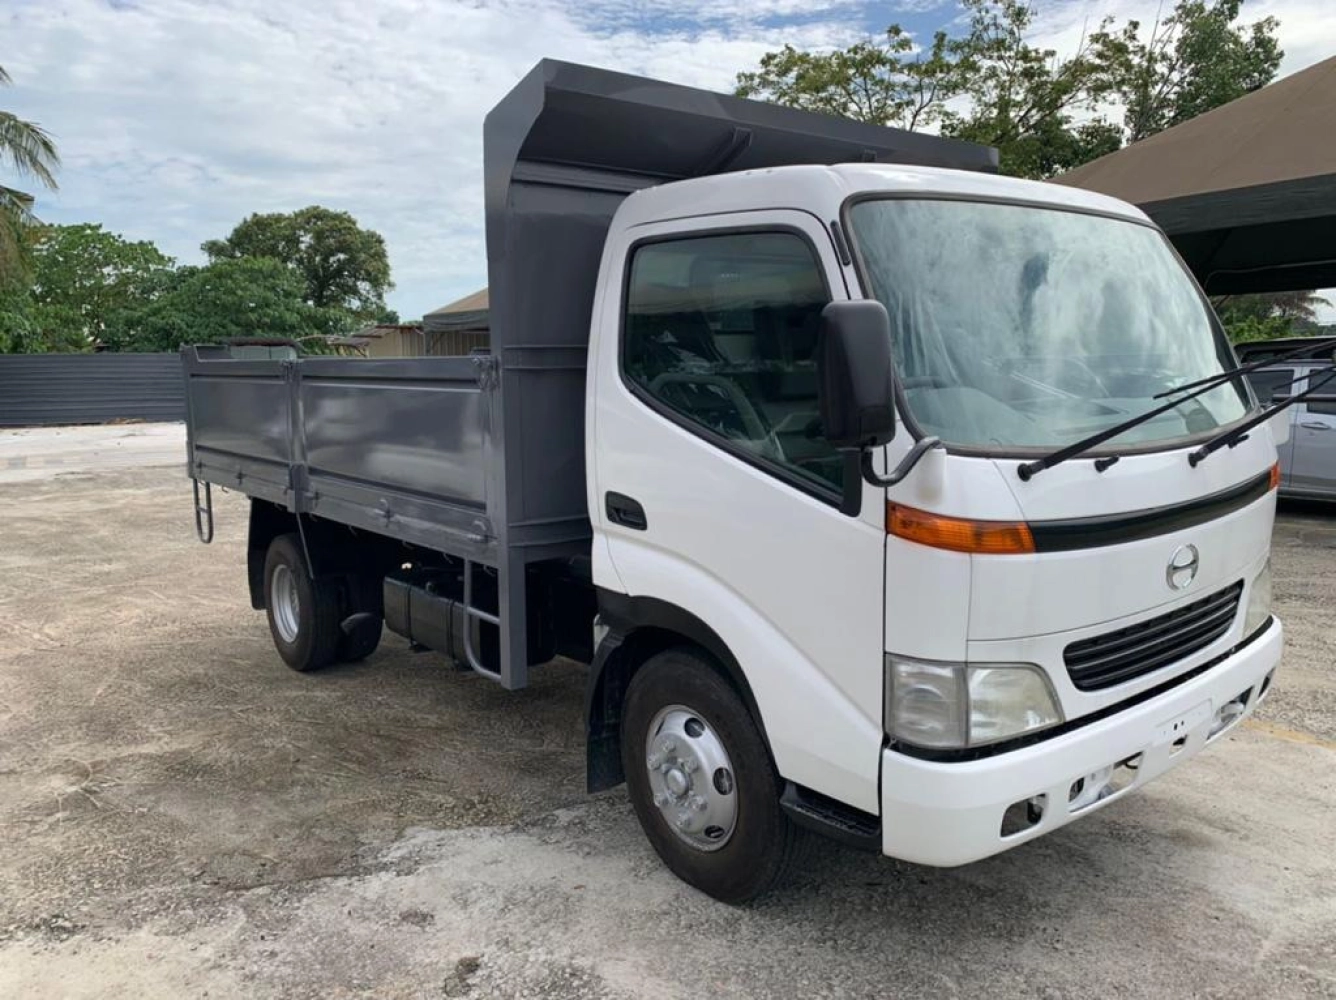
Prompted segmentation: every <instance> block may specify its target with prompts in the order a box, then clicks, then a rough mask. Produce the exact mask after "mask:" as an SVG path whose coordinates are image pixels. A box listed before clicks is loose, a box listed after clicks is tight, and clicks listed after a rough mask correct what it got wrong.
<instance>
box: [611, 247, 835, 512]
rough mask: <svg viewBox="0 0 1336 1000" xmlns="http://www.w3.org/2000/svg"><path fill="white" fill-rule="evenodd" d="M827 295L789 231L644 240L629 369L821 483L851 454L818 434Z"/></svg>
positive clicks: (627, 331) (657, 402)
mask: <svg viewBox="0 0 1336 1000" xmlns="http://www.w3.org/2000/svg"><path fill="white" fill-rule="evenodd" d="M829 301H830V295H829V293H828V292H827V290H826V283H825V278H824V276H823V274H822V270H821V266H820V263H819V262H818V260H817V258H816V255H815V253H814V252H813V250H812V248H811V246H810V245H809V244H808V243H807V242H806V240H804V239H803V238H802V237H800V236H798V235H796V234H794V233H789V232H747V233H730V234H727V235H718V236H695V237H689V238H682V239H672V240H664V241H659V242H653V243H646V244H642V245H641V246H639V247H637V248H636V249H635V250H634V252H633V255H632V258H631V265H630V276H629V280H628V287H627V295H626V320H625V325H624V332H623V342H622V370H623V372H624V374H625V376H626V379H627V381H628V382H629V383H630V385H631V386H632V387H633V389H635V390H636V391H637V392H638V394H639V395H640V396H641V397H642V398H643V399H645V400H646V401H647V402H649V403H650V405H652V406H654V407H655V408H656V409H659V410H660V411H661V412H665V413H666V414H667V415H668V416H670V418H672V419H675V420H677V421H678V422H679V423H682V424H683V425H685V426H687V427H688V428H690V429H692V430H694V431H697V432H698V433H702V436H704V437H706V438H708V439H710V440H712V441H714V442H715V443H717V444H720V445H721V446H722V447H725V448H727V449H729V450H734V451H737V452H739V453H740V454H742V455H743V456H745V457H746V458H748V459H750V460H752V461H755V462H758V463H760V464H763V465H765V466H769V467H773V468H774V469H776V470H777V471H779V472H780V473H781V474H783V475H784V476H785V477H787V478H794V479H797V480H799V481H801V482H802V483H803V484H805V485H807V486H809V487H816V488H818V489H819V490H822V491H837V490H838V489H839V486H840V483H841V481H842V468H843V463H842V461H841V459H840V457H839V455H838V454H837V453H836V452H835V451H834V449H832V448H831V447H830V445H829V444H827V443H826V440H825V438H824V437H823V436H822V433H821V423H820V419H819V417H818V406H817V375H816V346H817V339H818V336H819V334H820V329H821V310H822V308H823V307H824V306H825V305H826V303H827V302H829Z"/></svg>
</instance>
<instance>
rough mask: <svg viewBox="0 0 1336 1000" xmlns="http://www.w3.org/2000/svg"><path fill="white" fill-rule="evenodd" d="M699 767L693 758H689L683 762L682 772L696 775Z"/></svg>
mask: <svg viewBox="0 0 1336 1000" xmlns="http://www.w3.org/2000/svg"><path fill="white" fill-rule="evenodd" d="M698 767H700V765H699V764H697V763H696V761H695V759H694V758H692V757H688V758H687V759H686V760H684V761H682V770H683V771H686V772H687V774H695V773H696V769H697V768H698Z"/></svg>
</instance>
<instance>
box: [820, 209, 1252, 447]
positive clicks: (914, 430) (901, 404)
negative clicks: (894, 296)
mask: <svg viewBox="0 0 1336 1000" xmlns="http://www.w3.org/2000/svg"><path fill="white" fill-rule="evenodd" d="M868 201H959V202H968V203H971V204H977V205H1007V206H1011V207H1015V208H1038V209H1044V210H1046V211H1052V212H1068V213H1070V214H1072V215H1090V216H1094V217H1096V218H1101V219H1112V220H1114V221H1115V222H1129V223H1131V224H1132V225H1134V226H1142V227H1144V228H1146V229H1149V230H1151V231H1152V232H1154V233H1156V234H1158V235H1159V237H1160V239H1161V240H1163V241H1164V245H1165V246H1166V247H1168V249H1169V252H1170V253H1171V254H1173V256H1174V259H1175V260H1176V261H1178V264H1179V266H1180V267H1181V268H1182V269H1183V272H1184V273H1185V274H1186V275H1187V276H1188V277H1189V278H1191V279H1192V287H1193V289H1194V290H1195V291H1196V292H1197V299H1198V301H1200V302H1201V304H1202V307H1203V308H1204V309H1205V310H1206V316H1207V320H1208V322H1209V324H1210V327H1211V333H1212V334H1213V335H1214V337H1215V343H1216V353H1217V354H1220V355H1221V357H1220V362H1221V367H1222V369H1223V371H1222V372H1221V374H1224V373H1225V372H1226V371H1228V370H1229V369H1231V368H1238V367H1239V362H1238V358H1237V357H1236V356H1235V355H1234V349H1233V347H1232V346H1231V345H1230V343H1229V338H1228V337H1226V336H1225V328H1224V326H1222V325H1221V323H1220V318H1219V317H1218V316H1217V315H1216V314H1215V308H1214V307H1213V306H1212V305H1211V300H1210V299H1209V298H1208V297H1207V296H1206V293H1205V292H1203V291H1202V289H1201V285H1200V284H1199V283H1198V282H1197V280H1196V278H1195V276H1193V274H1192V270H1191V269H1190V268H1189V267H1188V265H1187V262H1186V261H1185V260H1184V259H1183V255H1182V254H1180V253H1179V252H1178V248H1177V247H1175V246H1174V244H1173V241H1172V240H1170V239H1169V237H1168V236H1166V235H1165V233H1164V230H1162V229H1161V228H1160V227H1159V226H1157V225H1156V224H1155V223H1154V222H1152V221H1151V220H1150V219H1138V218H1137V217H1136V216H1133V215H1123V214H1121V213H1119V212H1110V211H1106V210H1104V209H1099V208H1090V207H1088V206H1084V205H1055V204H1053V203H1052V202H1046V201H1036V200H1033V199H1030V198H1005V197H1002V198H998V197H991V196H985V195H979V194H965V193H962V192H952V191H858V192H855V193H854V194H851V195H849V196H848V197H847V198H845V199H844V202H843V203H842V204H841V205H840V222H841V224H842V225H843V228H844V238H845V241H846V242H847V243H848V244H849V250H850V252H851V254H852V256H853V268H854V273H855V274H856V275H857V276H858V284H859V290H860V291H861V292H862V294H863V297H864V298H866V299H876V296H875V295H874V294H873V292H872V282H871V281H869V280H868V268H867V264H866V262H865V261H864V260H863V245H862V241H861V240H860V239H859V238H858V233H857V232H856V231H855V229H854V225H853V218H852V215H851V213H852V210H853V209H854V207H855V206H857V205H861V204H863V203H864V202H868ZM1222 351H1223V353H1221V352H1222ZM1231 381H1232V384H1234V385H1235V387H1236V391H1238V389H1239V387H1241V389H1242V392H1241V395H1242V397H1243V399H1244V401H1245V402H1248V401H1253V402H1254V403H1256V402H1257V401H1256V397H1255V396H1254V395H1253V392H1252V389H1251V387H1249V386H1248V384H1247V382H1246V381H1245V380H1244V377H1243V376H1241V375H1240V376H1238V377H1237V378H1235V379H1233V380H1227V381H1225V382H1223V383H1221V384H1222V385H1230V384H1231ZM1257 405H1258V406H1260V403H1258V404H1257ZM895 407H896V410H897V411H898V413H899V416H900V420H901V422H902V423H903V424H904V425H905V429H906V430H908V431H909V433H910V435H911V436H912V437H913V438H914V440H915V441H920V440H922V439H923V438H924V437H926V436H927V434H928V432H927V431H925V430H924V429H923V426H922V425H921V424H920V423H919V422H918V420H917V419H916V418H915V417H914V412H913V410H912V409H911V408H910V406H909V399H908V397H907V396H906V395H905V392H904V388H903V386H902V385H901V383H900V377H899V372H897V373H896V379H895ZM1253 412H1254V408H1253V407H1251V406H1250V407H1248V408H1246V409H1245V410H1244V411H1243V414H1242V415H1241V416H1239V417H1238V419H1236V420H1232V421H1230V422H1229V423H1228V424H1221V425H1220V426H1218V427H1213V428H1211V429H1210V430H1209V431H1198V432H1197V433H1195V434H1185V435H1182V436H1180V437H1176V438H1163V439H1161V440H1158V441H1149V442H1145V443H1141V444H1125V445H1110V444H1104V445H1099V446H1098V447H1095V448H1091V449H1090V450H1089V451H1087V452H1083V453H1082V454H1081V455H1080V456H1079V457H1077V458H1073V459H1070V460H1069V461H1081V460H1091V459H1096V458H1101V457H1106V456H1110V455H1118V456H1133V455H1153V454H1158V453H1160V452H1166V451H1174V450H1176V449H1179V448H1185V447H1187V446H1189V445H1195V444H1201V443H1202V442H1204V441H1206V440H1208V439H1209V438H1211V437H1213V436H1215V435H1216V434H1220V433H1224V432H1225V431H1228V430H1231V429H1232V428H1233V427H1234V426H1235V425H1236V424H1240V423H1242V422H1243V421H1244V420H1246V419H1248V417H1249V415H1250V414H1252V413H1253ZM1130 416H1131V415H1130V414H1129V417H1130ZM942 444H943V445H944V446H945V448H946V453H947V454H948V455H960V456H962V457H965V458H989V459H1020V460H1023V461H1024V460H1034V459H1037V458H1043V457H1044V456H1046V455H1051V454H1053V452H1055V451H1057V450H1059V449H1057V448H1054V447H1052V446H1050V445H996V446H991V447H990V446H986V445H966V444H959V443H952V442H951V441H947V440H945V439H943V441H942ZM1063 447H1066V445H1064V446H1063Z"/></svg>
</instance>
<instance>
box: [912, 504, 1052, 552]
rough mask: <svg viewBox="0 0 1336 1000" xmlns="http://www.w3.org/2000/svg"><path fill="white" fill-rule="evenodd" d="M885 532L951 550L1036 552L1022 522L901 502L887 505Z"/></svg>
mask: <svg viewBox="0 0 1336 1000" xmlns="http://www.w3.org/2000/svg"><path fill="white" fill-rule="evenodd" d="M886 533H887V534H889V535H895V536H896V537H897V538H904V539H907V540H908V541H911V542H918V543H919V544H920V545H930V546H932V547H933V548H935V549H950V550H951V551H952V552H973V553H976V554H978V555H1021V554H1023V553H1029V552H1033V551H1034V538H1033V536H1031V534H1030V526H1029V525H1027V524H1026V523H1025V522H1023V521H970V520H967V519H965V518H959V517H943V516H942V515H941V514H932V513H929V512H928V511H926V510H917V509H915V508H913V507H905V506H902V505H901V504H898V503H888V504H887V505H886Z"/></svg>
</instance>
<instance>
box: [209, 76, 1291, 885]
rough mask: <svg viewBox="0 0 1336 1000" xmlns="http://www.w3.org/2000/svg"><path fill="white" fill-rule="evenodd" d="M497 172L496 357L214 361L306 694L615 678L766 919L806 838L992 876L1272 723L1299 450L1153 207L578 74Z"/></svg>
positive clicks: (269, 591) (717, 862) (602, 691)
mask: <svg viewBox="0 0 1336 1000" xmlns="http://www.w3.org/2000/svg"><path fill="white" fill-rule="evenodd" d="M485 140H486V141H485V157H486V163H485V184H486V203H487V204H486V209H487V243H488V262H489V280H490V296H491V304H490V317H489V322H490V337H491V347H490V350H489V351H486V352H477V353H475V354H473V355H470V356H466V357H421V358H403V359H375V360H367V359H346V358H300V359H298V358H290V359H276V360H257V359H254V358H244V357H239V356H234V355H233V354H232V353H230V352H229V351H228V350H227V349H226V348H206V347H199V348H187V349H186V350H185V351H184V365H185V371H186V377H187V385H188V392H187V402H188V413H189V422H188V431H189V464H190V474H191V476H192V477H193V478H194V479H195V480H196V489H197V504H196V509H197V517H198V518H199V520H200V527H201V529H202V534H208V533H210V532H211V524H212V507H211V504H210V503H209V484H220V485H224V486H227V487H229V488H231V489H236V490H240V491H242V492H244V493H246V494H248V495H249V496H250V497H251V498H252V503H251V514H250V536H249V543H248V560H247V562H248V565H247V572H248V577H249V583H250V591H251V598H252V603H253V604H254V606H255V607H256V608H257V609H266V610H267V613H268V617H269V623H270V628H271V631H272V633H273V638H274V642H275V644H276V646H277V647H278V651H279V653H280V654H281V655H282V657H283V659H284V660H285V661H286V662H287V663H288V664H289V665H290V666H292V667H294V668H296V669H298V670H310V669H314V668H318V667H321V666H323V665H325V664H327V663H330V662H333V661H335V660H340V659H342V660H356V659H361V658H364V657H366V656H367V655H369V654H370V653H371V652H372V651H373V650H374V649H375V648H376V645H377V643H378V641H379V639H380V636H381V631H382V627H383V626H387V627H388V628H390V629H391V630H392V631H394V632H396V633H399V634H400V635H403V636H405V637H407V638H408V639H410V640H411V641H412V642H414V643H415V644H417V645H418V646H423V647H429V648H432V649H437V650H440V651H442V652H444V653H447V654H449V655H451V656H453V657H454V658H455V659H456V660H457V661H458V662H459V663H461V664H463V665H464V666H466V667H471V668H472V669H473V670H476V671H477V672H478V673H481V674H483V675H485V676H487V677H489V678H491V679H493V680H495V681H497V682H498V683H501V684H503V685H504V686H506V687H508V688H518V687H522V686H523V685H524V684H525V683H526V681H527V678H528V674H529V671H530V670H534V669H541V664H543V663H545V662H547V661H549V660H551V659H553V658H554V657H557V656H565V657H569V658H574V659H577V660H580V661H583V662H585V663H588V664H590V681H589V691H588V703H587V722H588V779H589V786H590V788H591V789H592V790H599V789H603V788H608V787H612V786H615V785H617V784H620V783H622V782H625V784H626V786H627V788H628V791H629V795H630V798H631V801H632V803H633V805H634V808H635V812H636V815H637V816H638V818H639V821H640V823H641V825H642V826H643V828H644V831H645V834H646V836H647V837H648V838H649V840H650V842H651V843H652V844H653V846H654V848H655V850H656V851H657V852H658V854H659V855H660V856H661V857H662V859H663V860H664V862H665V863H666V864H667V865H668V867H669V868H671V869H672V870H673V871H674V872H675V873H677V874H678V875H679V876H680V877H682V878H683V879H685V880H686V881H687V882H689V883H690V884H692V885H694V886H696V887H698V888H700V889H701V890H703V891H705V892H707V893H709V894H711V895H713V896H715V897H717V898H719V899H723V900H726V901H730V902H741V901H745V900H748V899H751V898H753V897H755V896H756V895H757V894H759V893H761V892H763V891H764V890H765V889H766V888H767V887H769V886H770V885H771V884H772V883H773V882H774V881H775V879H776V878H777V877H778V876H779V874H780V873H781V872H782V870H783V869H784V867H785V864H786V863H787V862H788V860H789V859H790V858H791V856H792V854H793V847H794V845H795V843H796V842H797V839H798V837H799V835H800V834H801V833H803V831H805V830H806V831H811V830H815V831H817V832H820V833H825V834H827V835H829V836H831V837H834V838H836V839H839V840H841V841H843V842H845V843H848V844H854V845H858V846H862V847H867V848H871V849H874V850H877V851H880V852H882V853H884V854H886V855H888V856H890V857H895V858H902V859H906V860H908V861H913V862H919V863H923V864H928V865H960V864H965V863H967V862H971V861H974V860H976V859H979V858H984V857H987V856H989V855H992V854H996V853H998V852H1000V851H1003V850H1006V849H1007V848H1010V847H1013V846H1015V845H1017V844H1022V843H1024V842H1026V841H1028V840H1030V839H1032V838H1034V837H1037V836H1040V835H1042V834H1044V833H1047V832H1049V831H1051V830H1054V829H1057V828H1058V827H1060V826H1063V825H1065V824H1067V823H1069V822H1071V821H1072V820H1074V819H1077V818H1078V817H1080V816H1084V815H1087V814H1089V813H1090V812H1092V811H1094V810H1095V809H1097V808H1100V807H1102V806H1104V805H1106V804H1108V803H1109V802H1111V801H1113V800H1114V799H1115V798H1117V797H1119V796H1121V795H1124V794H1127V793H1129V792H1131V791H1134V790H1135V789H1136V788H1138V787H1139V786H1141V785H1143V784H1144V783H1145V782H1147V781H1149V780H1151V779H1152V778H1155V777H1157V776H1158V775H1160V774H1162V773H1164V772H1165V771H1166V770H1168V769H1169V768H1172V767H1175V766H1177V765H1179V764H1181V763H1184V762H1185V761H1187V760H1188V759H1190V758H1191V757H1193V756H1195V755H1196V754H1197V753H1198V752H1200V751H1201V750H1202V749H1204V748H1205V747H1206V746H1207V745H1208V744H1210V743H1211V742H1212V741H1213V740H1216V739H1219V738H1220V737H1221V735H1222V734H1224V733H1226V732H1228V731H1229V729H1230V728H1231V727H1232V726H1234V725H1237V724H1238V722H1239V721H1240V720H1241V719H1243V718H1246V717H1247V716H1248V715H1249V714H1250V713H1251V712H1252V711H1253V710H1254V709H1255V708H1256V707H1257V705H1258V704H1259V703H1260V702H1261V701H1262V699H1263V698H1265V697H1266V695H1267V692H1268V690H1269V688H1270V686H1271V684H1272V681H1273V677H1274V674H1275V671H1276V667H1277V664H1278V663H1279V661H1280V655H1281V625H1280V622H1278V621H1277V620H1276V619H1275V618H1274V617H1273V616H1272V614H1271V606H1270V605H1271V583H1270V575H1269V561H1268V559H1269V550H1270V539H1271V528H1272V521H1273V517H1274V510H1275V498H1276V489H1275V487H1276V480H1277V476H1276V446H1275V442H1274V440H1273V431H1274V427H1275V426H1278V423H1279V422H1273V421H1270V420H1269V419H1268V417H1269V411H1264V410H1262V409H1260V408H1259V406H1258V404H1257V402H1256V400H1255V399H1254V398H1253V396H1252V395H1251V392H1250V390H1249V388H1248V387H1247V385H1246V384H1245V381H1244V380H1243V379H1242V378H1241V377H1239V375H1238V374H1237V373H1236V370H1237V364H1236V362H1235V359H1234V355H1233V353H1232V351H1231V349H1230V347H1229V345H1228V343H1227V342H1226V340H1225V338H1224V336H1223V333H1222V331H1221V328H1220V325H1219V323H1218V321H1217V320H1216V318H1215V316H1214V315H1213V313H1212V311H1211V308H1210V306H1209V304H1208V303H1207V301H1206V300H1205V299H1204V298H1203V296H1202V293H1201V291H1200V290H1199V288H1198V287H1197V285H1196V284H1195V283H1194V281H1193V278H1192V276H1191V275H1190V274H1189V273H1188V272H1187V271H1186V270H1185V268H1184V267H1183V265H1182V263H1181V262H1180V260H1179V259H1178V257H1177V256H1176V254H1175V253H1174V251H1173V249H1172V247H1171V245H1170V244H1169V242H1168V241H1167V240H1166V238H1165V237H1164V235H1163V234H1162V233H1161V232H1160V231H1159V230H1157V229H1156V227H1155V226H1154V225H1153V224H1152V223H1151V222H1150V221H1149V220H1148V219H1147V218H1146V217H1145V216H1144V215H1143V214H1142V213H1141V212H1140V211H1138V210H1137V209H1136V208H1133V207H1131V206H1129V205H1127V204H1124V203H1122V202H1119V201H1116V200H1113V199H1110V198H1106V197H1102V196H1097V195H1093V194H1088V193H1084V192H1081V191H1078V190H1073V189H1069V188H1064V187H1058V186H1054V185H1047V184H1042V183H1034V182H1029V181H1023V180H1017V179H1012V178H1006V177H1001V176H997V174H996V172H995V164H996V160H995V154H994V153H993V151H992V150H988V149H983V148H981V147H977V146H971V145H968V144H964V143H960V142H953V141H950V140H944V139H940V138H937V137H931V136H921V135H909V134H907V133H903V132H898V131H896V130H892V129H882V128H875V127H872V126H866V125H860V124H856V123H852V122H846V121H841V120H836V119H831V118H825V117H822V116H817V115H811V114H807V113H804V112H799V111H795V110H792V109H785V108H778V107H773V106H769V105H762V104H756V103H752V102H747V101H742V100H739V99H736V98H731V97H723V96H720V95H716V94H709V93H705V92H702V91H697V90H691V89H688V88H684V87H677V86H672V85H669V84H664V83H659V82H656V81H651V80H644V79H639V78H635V77H629V76H625V75H622V74H616V73H608V72H603V71H598V70H593V69H589V68H587V67H581V66H573V65H569V64H564V63H557V62H550V61H545V62H543V63H540V64H539V65H538V66H537V67H536V68H535V69H534V70H533V72H532V73H530V74H529V75H528V76H527V77H526V78H525V79H524V80H523V81H522V82H521V83H520V84H519V85H518V86H517V87H516V88H515V90H514V91H512V92H511V94H510V95H508V96H507V97H506V98H505V99H504V100H503V101H502V102H501V103H500V104H499V105H498V106H497V107H496V108H495V109H494V110H493V111H492V112H491V113H490V114H489V115H488V118H487V122H486V128H485Z"/></svg>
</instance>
